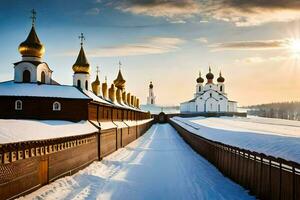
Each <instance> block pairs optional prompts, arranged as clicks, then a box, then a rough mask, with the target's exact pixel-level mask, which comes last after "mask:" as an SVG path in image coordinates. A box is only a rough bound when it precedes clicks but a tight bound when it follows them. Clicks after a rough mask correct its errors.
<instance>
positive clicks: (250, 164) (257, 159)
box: [169, 120, 300, 200]
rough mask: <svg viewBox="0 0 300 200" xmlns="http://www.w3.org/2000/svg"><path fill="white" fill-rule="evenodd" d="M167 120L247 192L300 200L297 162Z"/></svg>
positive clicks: (299, 179) (265, 197) (275, 197)
mask: <svg viewBox="0 0 300 200" xmlns="http://www.w3.org/2000/svg"><path fill="white" fill-rule="evenodd" d="M169 122H170V124H171V125H172V126H173V127H174V128H175V129H176V130H177V131H178V133H179V134H180V135H181V137H182V138H183V139H184V140H185V141H186V142H187V143H188V144H189V145H190V146H191V147H192V148H193V149H194V150H195V151H196V152H198V153H199V154H200V155H201V156H203V157H204V158H206V159H207V160H208V161H209V162H211V163H212V164H213V165H215V166H216V167H217V168H218V169H219V170H220V171H221V172H222V173H223V174H224V175H225V176H227V177H229V178H230V179H232V180H233V181H235V182H236V183H238V184H240V185H241V186H243V187H244V188H245V189H247V190H249V191H250V194H252V195H255V196H256V197H257V198H259V199H262V200H269V199H271V200H273V199H274V200H297V199H300V165H299V164H298V163H295V162H291V161H286V160H283V159H281V158H275V157H272V156H267V155H264V154H261V153H257V152H252V151H248V150H245V149H239V148H237V147H233V146H229V145H225V144H222V143H219V142H214V141H211V140H208V139H206V138H203V137H201V136H198V135H195V134H193V133H190V132H188V131H187V130H186V129H184V128H183V127H181V126H179V125H178V124H176V123H175V122H173V121H171V120H170V121H169Z"/></svg>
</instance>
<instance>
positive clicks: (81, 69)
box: [72, 33, 91, 90]
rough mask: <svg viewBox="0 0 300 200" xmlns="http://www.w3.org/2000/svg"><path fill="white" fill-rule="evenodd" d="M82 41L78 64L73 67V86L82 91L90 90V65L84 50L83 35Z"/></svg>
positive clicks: (81, 36) (80, 37)
mask: <svg viewBox="0 0 300 200" xmlns="http://www.w3.org/2000/svg"><path fill="white" fill-rule="evenodd" d="M79 39H80V51H79V54H78V57H77V60H76V62H75V63H74V65H73V67H72V68H73V71H74V75H73V85H74V86H76V87H77V88H79V89H82V90H90V85H91V84H90V64H89V63H88V61H87V59H86V56H85V53H84V49H83V41H84V40H85V37H84V36H83V33H81V35H80V36H79Z"/></svg>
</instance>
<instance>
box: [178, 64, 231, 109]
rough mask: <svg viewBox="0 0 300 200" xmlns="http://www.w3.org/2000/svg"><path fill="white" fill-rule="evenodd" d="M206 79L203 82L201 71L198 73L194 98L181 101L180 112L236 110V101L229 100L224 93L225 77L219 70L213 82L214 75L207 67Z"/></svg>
mask: <svg viewBox="0 0 300 200" xmlns="http://www.w3.org/2000/svg"><path fill="white" fill-rule="evenodd" d="M206 79H207V82H206V83H205V84H204V79H203V78H202V77H201V73H200V74H199V77H198V78H197V80H196V81H197V84H196V92H195V94H194V98H193V99H192V100H190V101H186V102H183V103H181V104H180V112H181V113H195V112H237V102H236V101H230V100H229V99H228V97H227V94H226V93H225V85H224V82H225V79H224V78H223V77H222V74H221V72H220V75H219V77H218V78H217V83H216V84H215V83H214V82H213V79H214V75H213V73H212V72H211V68H210V67H209V72H208V73H207V74H206Z"/></svg>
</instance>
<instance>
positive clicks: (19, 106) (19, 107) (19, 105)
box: [15, 100, 23, 110]
mask: <svg viewBox="0 0 300 200" xmlns="http://www.w3.org/2000/svg"><path fill="white" fill-rule="evenodd" d="M22 109H23V103H22V101H21V100H17V101H16V102H15V110H22Z"/></svg>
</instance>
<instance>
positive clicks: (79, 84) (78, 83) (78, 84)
mask: <svg viewBox="0 0 300 200" xmlns="http://www.w3.org/2000/svg"><path fill="white" fill-rule="evenodd" d="M77 87H78V88H81V81H80V80H77Z"/></svg>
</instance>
